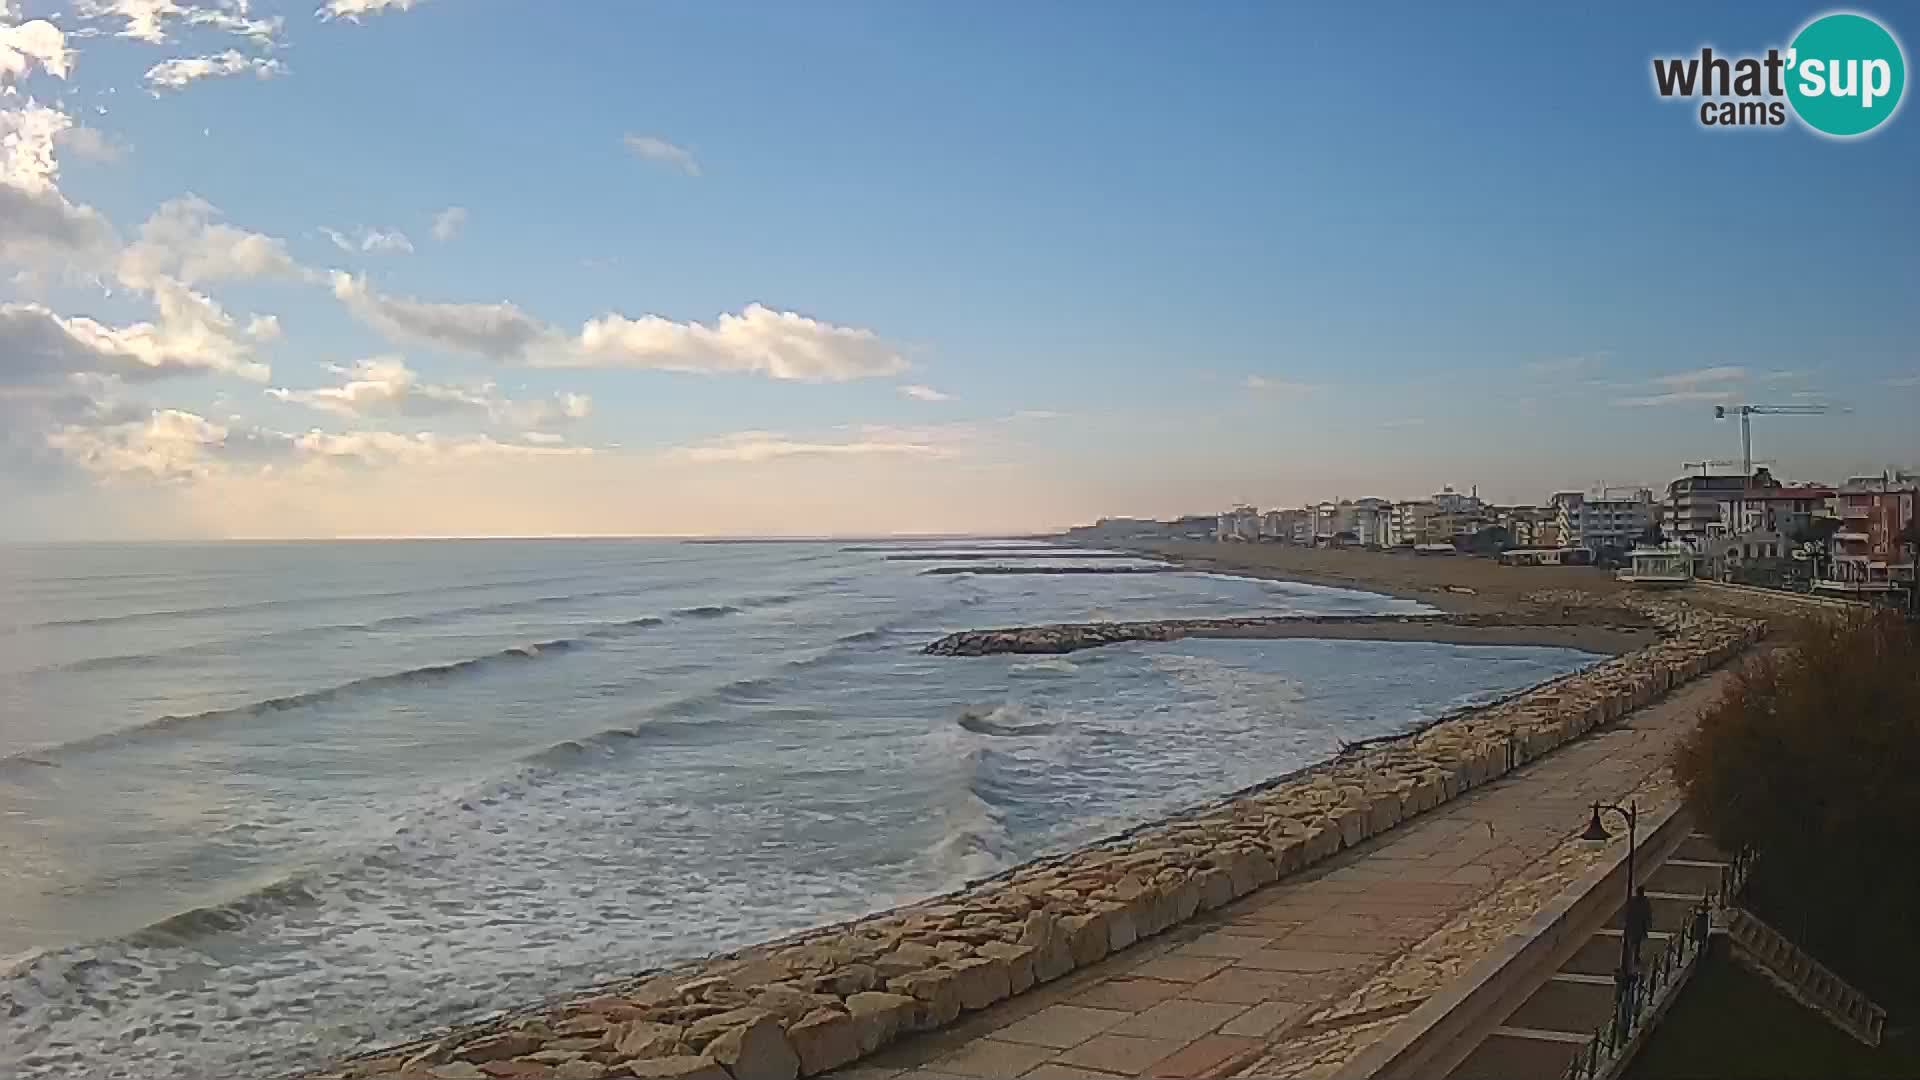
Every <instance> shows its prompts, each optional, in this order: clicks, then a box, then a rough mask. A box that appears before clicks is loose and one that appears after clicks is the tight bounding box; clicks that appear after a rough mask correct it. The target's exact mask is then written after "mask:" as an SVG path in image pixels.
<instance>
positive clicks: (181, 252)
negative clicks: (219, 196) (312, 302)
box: [118, 195, 305, 289]
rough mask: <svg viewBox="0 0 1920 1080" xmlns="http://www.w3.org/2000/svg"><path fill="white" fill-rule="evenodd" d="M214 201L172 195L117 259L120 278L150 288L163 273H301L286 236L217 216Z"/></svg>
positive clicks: (187, 276)
mask: <svg viewBox="0 0 1920 1080" xmlns="http://www.w3.org/2000/svg"><path fill="white" fill-rule="evenodd" d="M219 217H220V211H219V210H218V209H216V208H215V207H214V206H213V204H212V203H209V202H207V201H206V200H205V199H201V198H199V197H197V196H193V195H188V196H184V197H182V198H178V199H170V200H168V201H167V202H164V203H162V204H160V208H159V209H158V210H155V211H154V212H153V215H152V216H151V217H149V218H147V220H146V222H145V223H144V224H142V225H141V226H140V238H139V239H138V240H136V241H134V242H133V243H132V244H130V245H128V247H127V249H126V251H124V252H122V253H121V255H120V261H119V267H118V270H119V276H120V280H121V281H122V282H124V283H125V284H127V285H129V286H131V287H133V288H137V289H143V288H148V287H150V286H151V285H152V283H153V282H154V281H155V280H157V279H159V278H162V277H171V278H175V279H177V280H179V281H182V282H185V283H186V284H189V285H193V284H199V283H201V282H208V281H232V280H244V279H247V278H259V277H301V276H304V274H305V271H304V270H302V268H301V267H300V265H299V264H298V263H296V262H294V260H293V256H291V255H289V254H287V247H286V243H285V241H282V240H279V239H277V238H275V237H271V236H267V235H265V234H263V233H256V232H249V231H247V230H246V229H241V228H236V227H234V226H232V225H227V224H224V223H222V222H220V221H219V220H218V218H219Z"/></svg>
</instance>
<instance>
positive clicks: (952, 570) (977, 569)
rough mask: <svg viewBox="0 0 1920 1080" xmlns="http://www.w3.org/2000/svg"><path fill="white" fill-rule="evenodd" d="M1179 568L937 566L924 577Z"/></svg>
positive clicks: (1150, 571)
mask: <svg viewBox="0 0 1920 1080" xmlns="http://www.w3.org/2000/svg"><path fill="white" fill-rule="evenodd" d="M1178 569H1179V567H1177V566H936V567H934V568H933V569H931V570H922V571H920V573H921V574H922V575H939V574H1170V573H1172V572H1174V571H1175V570H1178Z"/></svg>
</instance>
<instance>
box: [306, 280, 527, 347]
mask: <svg viewBox="0 0 1920 1080" xmlns="http://www.w3.org/2000/svg"><path fill="white" fill-rule="evenodd" d="M333 295H334V296H335V297H336V298H337V299H338V300H339V301H340V302H341V303H342V304H345V305H346V307H347V310H348V311H350V312H352V313H353V315H354V316H355V317H356V318H358V319H360V320H361V321H363V322H365V323H367V324H368V325H370V326H372V327H373V328H374V329H376V330H379V331H380V332H381V333H383V334H386V335H387V336H389V337H392V338H395V339H398V340H401V341H411V342H418V343H420V344H423V345H432V346H438V347H440V348H446V349H453V350H455V351H458V352H465V353H473V354H476V355H479V356H485V357H489V358H492V359H495V360H513V359H518V358H520V357H522V356H524V355H525V353H526V352H527V350H528V349H529V348H530V347H531V346H532V345H534V343H535V342H538V341H540V340H542V339H543V338H551V337H552V336H553V332H552V331H551V330H550V329H549V328H548V327H547V326H546V325H545V324H544V323H541V322H540V321H539V320H538V319H535V318H533V317H532V316H530V315H528V314H527V313H526V312H524V311H521V310H520V309H519V308H517V307H515V306H514V305H513V304H511V303H507V302H505V301H502V302H501V303H498V304H446V303H434V302H430V301H425V300H415V299H412V298H410V297H404V296H387V295H384V294H382V293H378V292H375V291H374V290H373V288H372V287H371V286H369V285H368V284H367V280H366V279H365V278H360V277H354V276H353V275H352V274H347V273H342V272H341V271H338V270H336V271H334V273H333Z"/></svg>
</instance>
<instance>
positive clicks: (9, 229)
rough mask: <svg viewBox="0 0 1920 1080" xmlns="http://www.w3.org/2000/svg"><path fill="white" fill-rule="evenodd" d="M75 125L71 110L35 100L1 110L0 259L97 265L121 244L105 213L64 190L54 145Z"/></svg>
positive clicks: (21, 262)
mask: <svg viewBox="0 0 1920 1080" xmlns="http://www.w3.org/2000/svg"><path fill="white" fill-rule="evenodd" d="M72 126H73V120H72V119H71V118H70V117H68V116H67V114H66V113H64V112H62V111H60V110H59V109H55V108H48V107H47V106H44V105H40V104H37V103H35V102H34V101H32V100H31V99H29V100H28V101H27V102H26V104H24V105H21V106H18V107H15V108H11V109H0V263H15V264H19V265H22V266H39V265H42V264H48V263H59V264H65V265H69V266H73V267H76V268H82V269H91V268H96V267H97V266H98V264H100V263H102V262H104V261H105V260H106V259H107V258H108V257H109V256H110V254H111V252H112V251H113V249H114V248H115V247H116V246H117V245H118V243H119V240H118V238H117V237H115V236H114V233H113V227H112V226H111V225H110V224H108V222H107V219H106V218H105V217H103V216H101V214H100V213H99V212H98V211H96V210H94V209H93V208H92V207H89V206H76V205H74V204H73V203H72V202H70V201H68V199H67V197H66V196H65V195H64V194H62V193H61V191H60V187H59V184H58V179H59V172H60V165H59V159H58V158H57V156H56V155H55V153H54V147H55V142H56V140H57V139H58V138H59V137H60V135H61V134H62V133H63V132H65V131H66V130H67V129H69V128H71V127H72Z"/></svg>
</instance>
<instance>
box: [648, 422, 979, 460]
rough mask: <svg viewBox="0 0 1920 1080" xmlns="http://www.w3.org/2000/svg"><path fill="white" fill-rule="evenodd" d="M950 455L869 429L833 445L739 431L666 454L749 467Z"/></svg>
mask: <svg viewBox="0 0 1920 1080" xmlns="http://www.w3.org/2000/svg"><path fill="white" fill-rule="evenodd" d="M950 453H951V450H950V449H949V448H947V447H944V446H941V445H939V444H937V443H936V442H934V441H931V440H928V439H926V438H913V437H911V435H910V434H908V433H893V432H889V431H886V430H884V429H873V430H870V431H869V432H868V433H866V434H863V435H860V436H857V437H853V438H846V439H840V440H837V441H821V440H807V439H800V438H794V437H791V436H787V435H782V434H780V433H778V432H772V431H741V432H736V433H734V434H732V435H724V436H721V437H720V438H717V439H713V440H710V441H708V442H704V443H699V444H695V445H692V446H679V447H675V448H673V449H671V450H669V451H667V454H666V456H667V457H668V459H670V460H674V461H681V462H686V463H689V464H697V465H712V464H751V463H755V462H762V461H774V460H778V459H782V458H800V457H811V458H836V457H872V456H890V457H945V456H947V455H948V454H950Z"/></svg>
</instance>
